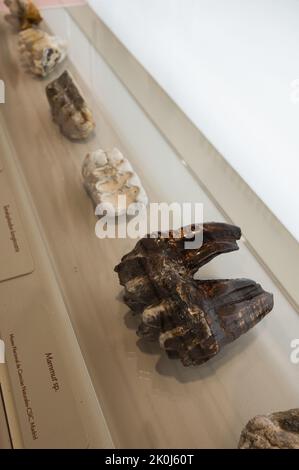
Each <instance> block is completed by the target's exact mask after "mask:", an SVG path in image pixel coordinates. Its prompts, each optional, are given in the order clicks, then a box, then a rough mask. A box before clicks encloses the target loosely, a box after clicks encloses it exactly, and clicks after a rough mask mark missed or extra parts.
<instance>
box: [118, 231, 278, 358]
mask: <svg viewBox="0 0 299 470" xmlns="http://www.w3.org/2000/svg"><path fill="white" fill-rule="evenodd" d="M182 230H183V229H181V231H179V232H176V233H174V232H171V233H170V234H168V236H164V235H163V234H158V236H157V237H156V238H150V237H146V238H143V239H142V240H140V241H139V242H138V243H137V244H136V246H135V248H134V249H133V250H132V251H131V252H130V253H129V254H127V255H125V256H124V257H123V258H122V261H121V263H120V264H119V265H118V266H116V268H115V271H116V272H117V273H118V276H119V280H120V284H121V285H123V286H124V287H125V295H124V302H125V303H126V304H127V305H128V306H129V307H130V308H131V309H132V310H133V311H134V312H136V313H138V314H140V320H141V321H140V326H139V328H138V331H137V334H138V335H139V336H141V337H145V338H147V339H149V340H157V339H158V340H159V342H160V345H161V347H162V348H164V349H165V350H166V352H167V354H168V355H169V357H178V358H180V359H181V361H182V363H183V364H184V365H186V366H188V365H195V364H202V363H203V362H206V361H207V360H209V359H210V358H211V357H213V356H214V355H215V354H217V353H218V352H219V351H220V349H221V348H222V347H223V346H224V345H225V344H227V343H230V342H231V341H234V340H235V339H236V338H238V337H239V336H240V335H242V334H243V333H246V332H247V331H248V330H249V329H250V328H252V327H253V326H254V325H255V324H256V323H258V322H259V321H260V320H261V319H262V318H264V316H265V315H266V314H267V313H269V312H270V311H271V310H272V308H273V296H272V294H269V293H268V292H265V291H264V290H263V289H262V287H261V286H260V285H259V284H257V283H255V282H254V281H252V280H249V279H226V280H222V279H218V280H195V279H194V274H195V272H196V271H197V270H198V268H200V267H201V266H203V265H204V264H206V263H208V262H209V261H210V260H211V259H213V258H214V257H215V256H218V255H220V254H222V253H228V252H230V251H234V250H238V245H237V240H239V239H240V237H241V230H240V229H239V228H238V227H235V226H233V225H228V224H223V223H207V224H204V225H203V229H201V228H199V227H197V226H193V227H191V233H192V234H196V233H199V231H200V230H202V235H203V243H202V246H201V247H200V248H199V249H185V241H186V239H187V238H189V235H190V233H189V234H187V237H186V234H185V233H183V231H182Z"/></svg>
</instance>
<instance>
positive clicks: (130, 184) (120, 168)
mask: <svg viewBox="0 0 299 470" xmlns="http://www.w3.org/2000/svg"><path fill="white" fill-rule="evenodd" d="M82 176H83V181H84V186H85V189H86V191H87V193H88V194H89V196H90V197H91V199H92V201H93V204H94V206H95V207H97V206H98V205H99V204H101V206H102V209H103V210H104V209H105V207H107V209H108V210H109V208H110V209H111V210H112V214H115V215H121V214H124V213H126V212H127V209H128V207H129V206H130V205H131V204H135V205H137V206H138V207H140V208H141V207H142V206H143V207H145V206H146V205H147V203H148V199H147V195H146V193H145V190H144V188H143V187H142V184H141V181H140V179H139V177H138V176H137V174H136V173H135V171H134V170H133V168H132V166H131V164H130V162H129V161H128V160H127V159H126V158H125V157H124V156H123V155H122V153H121V152H120V151H119V150H118V149H117V148H114V149H113V150H108V151H104V150H102V149H99V150H96V151H95V152H92V153H89V154H88V155H87V156H86V158H85V160H84V162H83V166H82ZM120 196H123V197H125V200H124V203H125V204H124V205H123V204H122V200H121V199H119V197H120Z"/></svg>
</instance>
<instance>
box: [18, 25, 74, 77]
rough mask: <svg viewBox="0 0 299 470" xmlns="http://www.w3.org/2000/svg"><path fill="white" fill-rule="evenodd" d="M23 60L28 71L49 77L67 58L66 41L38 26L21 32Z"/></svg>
mask: <svg viewBox="0 0 299 470" xmlns="http://www.w3.org/2000/svg"><path fill="white" fill-rule="evenodd" d="M19 51H20V56H21V61H22V63H23V65H24V67H25V69H26V70H27V71H29V72H30V73H32V74H33V75H36V76H38V77H47V76H48V75H49V74H50V73H51V72H53V71H54V70H55V67H56V66H57V65H58V64H59V63H60V62H62V61H63V60H64V59H65V58H66V42H65V41H63V40H62V39H60V38H58V37H56V36H51V35H50V34H47V33H45V32H44V31H41V30H39V29H36V28H28V29H26V30H25V31H21V32H20V33H19Z"/></svg>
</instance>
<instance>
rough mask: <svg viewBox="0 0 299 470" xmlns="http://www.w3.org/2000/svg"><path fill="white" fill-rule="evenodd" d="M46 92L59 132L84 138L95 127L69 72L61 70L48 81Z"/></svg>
mask: <svg viewBox="0 0 299 470" xmlns="http://www.w3.org/2000/svg"><path fill="white" fill-rule="evenodd" d="M46 93H47V98H48V101H49V104H50V107H51V110H52V116H53V119H54V121H55V122H56V123H57V124H58V126H59V127H60V130H61V132H62V133H63V134H64V135H65V136H66V137H68V138H69V139H72V140H82V139H86V138H87V137H88V136H89V135H90V134H91V132H92V131H93V129H94V128H95V123H94V121H93V116H92V113H91V111H90V110H89V109H88V107H87V104H86V102H85V100H84V98H83V96H82V94H81V92H80V91H79V88H78V86H77V85H76V84H75V82H74V79H73V78H72V76H71V74H70V73H69V72H68V71H65V72H63V74H62V75H61V76H60V77H59V78H57V79H56V80H54V81H53V82H51V83H49V85H48V86H47V87H46Z"/></svg>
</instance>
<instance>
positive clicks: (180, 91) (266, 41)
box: [89, 0, 299, 240]
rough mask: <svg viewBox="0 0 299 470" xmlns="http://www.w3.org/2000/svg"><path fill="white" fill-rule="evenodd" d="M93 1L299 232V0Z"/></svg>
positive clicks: (288, 224) (297, 233)
mask: <svg viewBox="0 0 299 470" xmlns="http://www.w3.org/2000/svg"><path fill="white" fill-rule="evenodd" d="M89 3H90V5H91V6H92V7H93V8H94V9H95V10H96V11H97V12H98V14H99V16H100V17H101V18H102V19H103V21H104V22H105V23H106V24H107V25H108V26H109V27H110V28H111V29H112V30H113V32H114V33H115V34H116V36H118V38H119V39H120V40H121V41H122V42H123V43H124V44H125V45H126V46H127V48H128V49H129V50H130V51H131V52H132V53H133V54H134V55H135V56H136V57H137V59H138V60H139V61H140V62H141V63H142V64H143V66H144V67H145V68H146V69H147V70H148V71H149V72H150V73H151V74H152V75H153V76H154V78H155V79H156V80H157V81H158V83H159V84H160V85H161V86H162V87H163V88H164V89H165V90H166V91H167V93H168V94H169V95H170V96H171V97H172V98H173V99H174V100H175V101H176V102H177V104H178V105H179V106H180V107H181V108H182V109H183V111H184V112H185V113H186V114H187V115H188V117H189V118H190V119H191V120H192V121H193V122H194V123H195V124H196V125H197V127H198V128H200V129H201V131H202V132H203V133H204V134H205V135H206V137H207V138H208V139H209V140H210V141H211V142H212V143H213V144H214V146H215V147H216V148H217V149H218V150H219V151H220V152H221V153H222V154H223V155H224V157H225V158H226V159H227V160H228V161H229V162H230V164H231V165H232V166H233V167H234V168H235V169H236V170H237V171H238V172H239V174H240V175H241V176H242V177H243V178H244V179H245V181H246V182H247V183H248V184H249V185H250V186H251V188H252V189H253V190H254V191H255V192H256V193H257V194H258V195H259V196H260V197H261V199H262V200H263V201H264V202H265V203H266V204H267V205H268V207H269V208H270V209H271V210H272V211H273V213H274V214H275V215H276V216H277V217H278V218H279V219H280V220H281V221H282V222H283V223H284V224H285V225H286V227H287V228H288V229H289V230H290V231H291V232H292V234H293V235H294V236H295V237H296V238H297V239H298V240H299V190H298V186H299V102H298V103H296V102H294V99H293V100H292V98H291V96H292V88H291V83H292V82H293V81H294V80H295V79H297V78H299V1H298V0H225V1H223V0H89ZM298 88H299V87H298ZM298 95H299V94H298ZM295 101H296V100H295Z"/></svg>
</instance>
